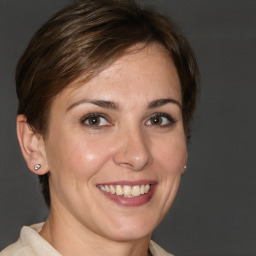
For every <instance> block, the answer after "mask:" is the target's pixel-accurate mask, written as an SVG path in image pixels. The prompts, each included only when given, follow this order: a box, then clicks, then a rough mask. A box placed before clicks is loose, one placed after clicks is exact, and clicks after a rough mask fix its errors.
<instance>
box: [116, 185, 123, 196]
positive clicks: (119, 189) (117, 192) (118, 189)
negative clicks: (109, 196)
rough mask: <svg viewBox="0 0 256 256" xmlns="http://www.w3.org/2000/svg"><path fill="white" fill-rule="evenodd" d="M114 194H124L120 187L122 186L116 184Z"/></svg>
mask: <svg viewBox="0 0 256 256" xmlns="http://www.w3.org/2000/svg"><path fill="white" fill-rule="evenodd" d="M116 194H117V195H118V196H121V195H123V194H124V191H123V189H122V187H121V186H120V185H117V186H116Z"/></svg>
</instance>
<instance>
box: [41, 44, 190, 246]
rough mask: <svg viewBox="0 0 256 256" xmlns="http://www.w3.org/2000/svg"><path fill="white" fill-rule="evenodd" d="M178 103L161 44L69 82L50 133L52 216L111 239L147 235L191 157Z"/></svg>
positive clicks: (176, 83)
mask: <svg viewBox="0 0 256 256" xmlns="http://www.w3.org/2000/svg"><path fill="white" fill-rule="evenodd" d="M133 49H136V47H135V46H134V47H133ZM181 104H182V100H181V86H180V81H179V78H178V75H177V71H176V69H175V66H174V64H173V62H172V60H171V59H170V57H168V54H167V52H166V51H165V50H164V48H163V47H161V46H160V45H157V44H154V45H151V46H148V47H146V48H143V49H141V50H137V51H134V52H133V53H131V52H130V53H129V54H127V55H125V56H123V57H121V58H120V59H118V60H117V61H116V62H114V63H113V64H112V65H111V66H110V67H108V68H107V69H105V70H104V71H103V72H102V73H100V74H99V75H98V76H96V77H95V78H93V79H92V80H90V81H89V82H87V83H85V84H84V85H82V86H80V87H79V86H77V85H70V86H69V87H68V88H66V89H64V90H63V91H62V92H61V93H60V94H59V95H58V96H57V97H56V98H55V99H54V101H53V104H52V108H51V113H50V121H49V134H48V137H47V138H46V140H45V155H46V162H47V165H48V168H49V170H50V171H49V172H50V176H49V177H50V178H49V180H50V192H51V201H52V206H51V215H53V216H54V215H57V214H58V213H61V216H62V218H63V220H64V221H65V222H66V223H68V224H69V225H71V226H72V227H73V228H74V229H76V230H79V231H81V230H83V231H86V232H89V233H90V232H93V233H96V234H98V235H100V236H103V237H107V238H110V239H112V240H119V241H124V240H133V239H139V238H143V237H146V236H149V235H150V234H151V232H152V231H153V229H154V228H155V227H156V226H157V225H158V224H159V222H160V221H161V220H162V218H163V217H164V216H165V214H166V213H167V211H168V209H169V208H170V206H171V204H172V202H173V200H174V197H175V195H176V192H177V189H178V186H179V182H180V176H181V174H182V173H183V172H184V165H185V164H186V160H187V150H186V141H185V135H184V129H183V122H182V111H181ZM79 231H78V232H79Z"/></svg>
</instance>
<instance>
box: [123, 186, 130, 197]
mask: <svg viewBox="0 0 256 256" xmlns="http://www.w3.org/2000/svg"><path fill="white" fill-rule="evenodd" d="M131 195H132V188H131V186H124V196H125V197H130V196H131Z"/></svg>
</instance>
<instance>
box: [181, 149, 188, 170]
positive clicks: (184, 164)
mask: <svg viewBox="0 0 256 256" xmlns="http://www.w3.org/2000/svg"><path fill="white" fill-rule="evenodd" d="M187 162H188V152H187V153H186V157H185V159H184V163H183V166H182V171H181V174H182V175H183V174H184V173H185V172H186V170H187Z"/></svg>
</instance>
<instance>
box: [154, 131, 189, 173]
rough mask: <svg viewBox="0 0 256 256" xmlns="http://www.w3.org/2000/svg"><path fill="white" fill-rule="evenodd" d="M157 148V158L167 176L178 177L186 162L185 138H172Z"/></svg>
mask: <svg viewBox="0 0 256 256" xmlns="http://www.w3.org/2000/svg"><path fill="white" fill-rule="evenodd" d="M158 145H160V146H157V147H155V158H156V159H157V162H158V163H159V164H160V165H161V169H162V170H163V171H164V172H165V173H166V174H167V175H176V174H177V173H180V172H181V171H182V170H183V169H182V167H183V165H184V163H185V161H186V156H187V147H186V142H185V139H184V137H183V136H180V137H175V138H174V137H170V138H168V139H166V140H165V141H162V143H161V144H160V143H158Z"/></svg>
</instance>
